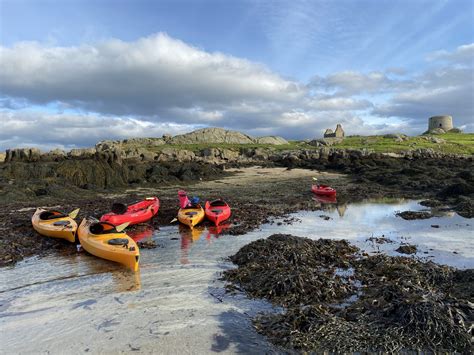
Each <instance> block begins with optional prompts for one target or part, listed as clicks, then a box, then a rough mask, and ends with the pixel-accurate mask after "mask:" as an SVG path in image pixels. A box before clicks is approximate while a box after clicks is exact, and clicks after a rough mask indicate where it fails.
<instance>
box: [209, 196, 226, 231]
mask: <svg viewBox="0 0 474 355" xmlns="http://www.w3.org/2000/svg"><path fill="white" fill-rule="evenodd" d="M205 213H206V217H207V219H209V220H210V221H212V222H214V224H215V225H216V226H218V225H219V224H220V223H221V222H223V221H225V220H227V219H229V217H230V215H231V211H230V206H229V205H228V204H227V203H226V202H224V201H222V200H216V201H212V202H209V201H207V202H206V205H205Z"/></svg>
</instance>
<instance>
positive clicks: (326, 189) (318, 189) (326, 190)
mask: <svg viewBox="0 0 474 355" xmlns="http://www.w3.org/2000/svg"><path fill="white" fill-rule="evenodd" d="M311 191H313V192H314V193H315V194H316V195H321V196H336V190H335V189H333V188H332V187H330V186H327V185H313V186H312V188H311Z"/></svg>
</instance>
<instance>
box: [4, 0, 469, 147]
mask: <svg viewBox="0 0 474 355" xmlns="http://www.w3.org/2000/svg"><path fill="white" fill-rule="evenodd" d="M473 24H474V2H473V1H470V0H450V1H437V0H430V1H420V0H412V1H407V0H401V1H393V0H392V1H384V0H379V1H377V0H360V1H356V0H335V1H309V0H308V1H299V0H297V1H223V0H221V1H201V0H199V1H197V0H196V1H180V0H178V1H140V0H138V1H132V0H127V1H124V0H121V1H100V0H99V1H92V0H90V1H75V0H74V1H73V0H64V1H59V0H57V1H40V0H38V1H33V0H30V1H24V0H15V1H10V0H0V45H1V48H2V53H3V54H2V56H1V57H0V64H2V67H3V68H4V70H3V71H4V73H3V76H2V73H1V72H0V120H1V121H0V128H2V129H3V132H4V133H3V134H2V133H0V148H5V147H7V146H11V145H13V146H18V145H32V144H33V145H37V146H40V147H45V148H49V147H56V146H58V147H66V148H68V147H72V146H84V145H89V144H93V143H94V142H93V140H94V139H105V138H124V137H126V136H127V135H137V136H143V135H145V136H146V135H149V134H150V133H153V134H158V135H159V134H160V133H161V132H162V131H163V132H162V133H166V132H164V130H167V131H171V133H180V132H183V131H188V130H191V129H193V128H195V127H202V126H210V125H218V126H224V127H226V128H232V129H240V130H244V131H246V132H247V133H250V134H255V135H260V134H262V135H263V134H283V135H286V136H287V138H298V139H299V138H312V137H314V136H317V135H319V134H320V133H321V131H322V130H324V128H325V127H327V126H329V127H330V126H332V125H334V124H335V123H336V122H342V123H343V125H344V126H345V127H347V128H348V129H349V131H348V133H349V134H350V133H351V132H352V133H354V134H360V133H362V132H367V133H382V132H387V131H393V130H399V131H404V132H405V133H410V134H416V133H421V132H420V130H422V129H423V128H424V126H425V123H426V120H427V117H428V116H429V115H431V114H437V113H439V114H445V113H451V114H453V116H454V118H455V124H458V125H459V126H463V127H464V128H465V129H466V130H468V131H472V130H473V128H474V127H473V125H472V122H471V121H472V114H473V112H474V109H473V107H472V105H473V104H472V102H473V101H474V99H473V96H474V93H473V92H472V88H473V86H472V81H473V79H474V78H473V74H472V67H473V56H472V55H473V48H474V47H473V46H472V43H473V42H474V25H473ZM24 42H28V43H26V44H25V43H24ZM32 42H34V43H32ZM118 43H120V45H118ZM137 53H139V54H140V55H138V54H137ZM132 54H133V55H132ZM124 56H127V59H126V60H124V61H123V62H121V63H117V60H116V59H117V58H118V57H120V58H121V57H124ZM182 56H184V57H182ZM139 57H145V58H147V59H146V60H145V61H143V60H142V59H140V58H139ZM38 58H41V60H39V59H38ZM97 58H99V59H100V60H96V59H97ZM149 58H152V59H153V60H151V59H149ZM175 58H180V59H179V60H177V62H173V61H174V60H175ZM190 58H191V59H190ZM188 59H189V60H188ZM71 62H74V65H72V64H71ZM98 62H100V65H99V64H97V63H98ZM165 62H166V63H165ZM91 63H92V64H91ZM107 63H113V65H108V64H107ZM163 63H165V64H166V65H165V64H163ZM115 65H116V67H115ZM92 67H93V68H92ZM131 67H133V68H132V69H131ZM176 67H177V68H179V70H175V68H176ZM55 68H59V69H58V70H55ZM111 68H114V70H111ZM28 70H34V71H33V72H31V73H30V72H28ZM82 71H84V72H83V73H82ZM38 72H43V73H46V72H47V73H48V76H47V78H44V77H38V75H39V74H38ZM55 76H57V77H55ZM81 78H84V81H86V79H85V78H89V79H88V80H87V81H88V83H89V85H92V83H91V78H100V80H102V81H101V83H100V85H98V86H103V88H102V90H99V89H97V85H96V86H94V87H89V86H88V85H87V83H85V82H82V80H81ZM68 79H69V80H68ZM140 80H142V81H140ZM196 80H199V82H194V81H196ZM141 82H143V86H142V85H141V84H140V83H141ZM68 83H69V85H70V86H72V85H74V86H75V87H76V89H74V88H71V87H70V86H68ZM127 83H133V85H134V90H133V92H132V90H131V89H130V88H126V85H127ZM106 84H108V85H106ZM170 87H171V89H169V88H170ZM231 87H232V89H231ZM79 88H80V89H79ZM447 88H455V89H453V90H448V89H447ZM168 89H169V90H168ZM115 94H116V95H115ZM114 95H115V96H114ZM156 96H159V97H158V98H156V100H155V101H157V102H158V103H157V104H153V101H154V98H155V97H156ZM177 96H180V97H179V99H178V98H177ZM460 105H461V107H459V106H460ZM439 110H441V111H442V112H438V111H439ZM57 119H61V120H63V121H64V122H68V124H69V125H70V130H71V131H75V132H77V134H76V135H74V134H72V133H70V134H68V140H67V141H66V140H65V139H62V138H61V137H60V136H61V132H56V134H53V133H54V132H53V133H51V134H50V135H48V137H45V138H42V139H38V138H34V137H32V136H31V134H30V132H28V130H27V129H23V128H22V127H24V126H27V125H26V124H25V122H28V123H31V122H32V121H34V123H35V124H38V125H42V124H47V122H54V120H57ZM82 121H83V122H90V124H91V125H95V126H96V127H97V126H99V127H100V126H101V125H102V124H105V122H107V124H110V122H116V123H117V125H116V126H117V127H122V126H121V125H123V124H124V122H125V123H126V124H125V126H123V127H122V128H117V129H116V130H115V131H110V132H109V134H110V137H106V136H105V135H102V136H101V135H98V134H92V135H91V134H87V136H88V138H87V139H86V138H84V137H81V134H84V132H87V128H86V127H85V126H84V124H82V123H81V122H82ZM12 122H14V123H12ZM137 122H138V123H137ZM143 125H144V126H145V127H146V129H143V127H142V128H140V127H141V126H143ZM10 126H13V127H14V129H12V128H11V127H10ZM78 126H79V127H78ZM361 127H362V128H361ZM65 129H67V127H65V128H64V130H65ZM89 129H91V130H92V129H93V127H89ZM53 130H54V129H53ZM346 130H347V129H346ZM22 132H24V133H22Z"/></svg>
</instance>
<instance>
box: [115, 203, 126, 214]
mask: <svg viewBox="0 0 474 355" xmlns="http://www.w3.org/2000/svg"><path fill="white" fill-rule="evenodd" d="M127 209H128V207H127V205H126V204H124V203H118V202H115V203H113V204H112V208H111V210H112V212H113V213H115V214H124V213H125V212H127Z"/></svg>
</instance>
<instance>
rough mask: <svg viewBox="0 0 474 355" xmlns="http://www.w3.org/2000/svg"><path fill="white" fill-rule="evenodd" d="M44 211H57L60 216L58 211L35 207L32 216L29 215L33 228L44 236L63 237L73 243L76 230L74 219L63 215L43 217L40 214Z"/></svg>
mask: <svg viewBox="0 0 474 355" xmlns="http://www.w3.org/2000/svg"><path fill="white" fill-rule="evenodd" d="M46 212H50V213H57V215H58V216H61V214H60V212H55V211H48V210H45V209H43V208H38V209H36V212H35V213H34V214H33V217H31V224H32V225H33V228H34V230H35V231H37V232H38V233H39V234H41V235H44V236H46V237H51V238H59V239H64V240H67V241H68V242H71V243H74V242H75V241H76V231H77V223H76V221H75V220H74V219H72V218H71V217H69V216H65V215H62V217H59V218H49V219H43V218H42V215H44V213H46ZM53 217H54V216H53Z"/></svg>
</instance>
